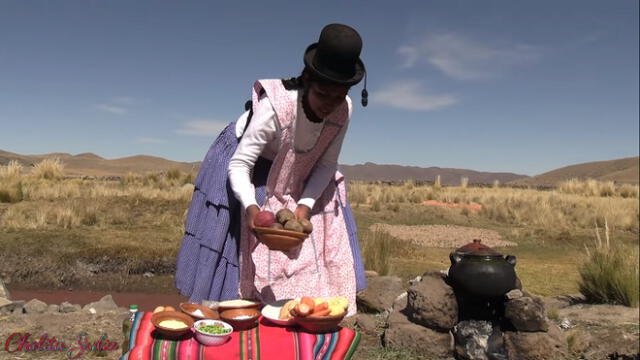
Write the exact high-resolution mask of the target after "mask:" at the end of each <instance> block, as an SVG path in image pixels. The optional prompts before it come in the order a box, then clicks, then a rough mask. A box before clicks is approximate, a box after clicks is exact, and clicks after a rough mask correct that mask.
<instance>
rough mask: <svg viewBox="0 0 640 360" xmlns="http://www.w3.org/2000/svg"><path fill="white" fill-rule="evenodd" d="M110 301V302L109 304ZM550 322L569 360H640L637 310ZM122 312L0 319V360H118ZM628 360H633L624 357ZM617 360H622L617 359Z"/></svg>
mask: <svg viewBox="0 0 640 360" xmlns="http://www.w3.org/2000/svg"><path fill="white" fill-rule="evenodd" d="M115 297H116V296H114V298H115ZM546 303H547V308H548V313H549V317H550V321H553V322H554V323H556V324H558V325H559V326H561V328H563V331H564V334H565V336H566V337H567V339H568V343H569V348H570V350H571V351H572V357H571V358H572V359H602V360H605V359H610V357H609V356H610V354H612V353H615V352H618V353H619V354H631V355H633V356H635V355H638V356H640V349H639V348H638V339H639V336H640V333H639V329H640V327H639V319H638V309H637V308H627V307H623V306H611V305H586V304H570V303H569V302H567V301H563V300H557V299H548V301H546ZM125 315H126V309H125V308H120V309H119V310H117V311H111V312H106V313H103V314H91V313H88V312H86V311H78V312H71V313H66V314H64V313H43V314H4V315H0V324H2V327H1V328H0V339H1V340H2V348H0V359H2V360H4V359H7V360H8V359H68V358H69V357H68V355H67V353H66V352H54V351H39V352H14V353H9V352H7V351H6V349H5V343H6V341H7V339H8V338H9V336H11V334H13V333H22V334H25V333H29V334H31V337H30V341H34V340H35V341H37V340H39V339H40V338H41V337H42V336H43V335H46V336H47V337H48V338H49V339H51V338H53V337H55V338H56V340H57V341H64V342H65V344H67V345H68V347H69V348H70V349H73V352H72V353H71V356H76V355H78V354H80V356H79V357H77V358H84V359H97V358H101V359H118V358H119V356H120V354H121V347H120V345H121V342H122V340H123V338H122V328H121V326H122V319H123V318H124V316H125ZM78 335H84V336H85V337H86V338H87V339H88V343H89V344H91V343H94V342H96V341H98V340H100V338H101V336H103V339H104V340H103V344H106V343H109V342H111V347H113V346H117V349H115V350H108V351H103V352H101V353H98V352H90V351H86V352H83V353H80V346H79V343H78V338H77V337H78ZM354 358H355V359H364V360H369V359H378V360H385V359H409V358H408V357H403V356H402V355H398V353H397V352H395V353H390V352H385V350H383V349H382V347H381V346H380V341H379V338H377V337H376V336H375V335H372V334H366V333H363V336H362V339H361V342H360V345H359V348H358V352H357V353H356V355H355V356H354ZM629 358H630V359H631V358H633V357H629ZM620 359H626V358H623V357H621V358H620Z"/></svg>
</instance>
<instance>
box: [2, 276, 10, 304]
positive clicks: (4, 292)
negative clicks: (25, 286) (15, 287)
mask: <svg viewBox="0 0 640 360" xmlns="http://www.w3.org/2000/svg"><path fill="white" fill-rule="evenodd" d="M0 298H5V299H7V300H11V294H10V293H9V289H7V287H6V286H5V285H4V283H3V282H2V279H0Z"/></svg>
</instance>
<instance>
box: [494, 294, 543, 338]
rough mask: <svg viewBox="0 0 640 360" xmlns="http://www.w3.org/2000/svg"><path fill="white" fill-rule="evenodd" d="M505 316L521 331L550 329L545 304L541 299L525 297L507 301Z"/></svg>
mask: <svg viewBox="0 0 640 360" xmlns="http://www.w3.org/2000/svg"><path fill="white" fill-rule="evenodd" d="M504 315H505V317H506V318H507V319H509V321H511V324H512V325H513V326H514V327H515V328H516V329H517V330H519V331H547V329H548V328H549V324H548V322H547V314H546V311H545V308H544V302H543V301H542V299H541V298H539V297H528V296H523V297H520V298H517V299H513V300H509V301H507V302H506V304H505V310H504Z"/></svg>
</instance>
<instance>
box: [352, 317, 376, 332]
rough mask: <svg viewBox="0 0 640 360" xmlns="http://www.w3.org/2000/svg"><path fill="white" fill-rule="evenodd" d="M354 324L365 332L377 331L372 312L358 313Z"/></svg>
mask: <svg viewBox="0 0 640 360" xmlns="http://www.w3.org/2000/svg"><path fill="white" fill-rule="evenodd" d="M356 324H357V325H358V327H359V328H360V330H362V331H363V332H365V333H368V334H376V333H377V332H378V320H377V319H376V316H375V315H372V314H358V318H357V320H356Z"/></svg>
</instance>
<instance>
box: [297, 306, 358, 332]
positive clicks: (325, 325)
mask: <svg viewBox="0 0 640 360" xmlns="http://www.w3.org/2000/svg"><path fill="white" fill-rule="evenodd" d="M345 315H347V312H346V311H345V312H343V313H342V314H340V315H329V316H320V317H313V316H304V317H303V316H296V317H294V318H293V319H294V321H295V322H296V324H298V325H299V326H300V327H301V328H302V329H304V330H305V331H307V332H310V333H324V332H331V331H334V330H337V329H338V324H340V322H341V321H342V319H344V317H345Z"/></svg>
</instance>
